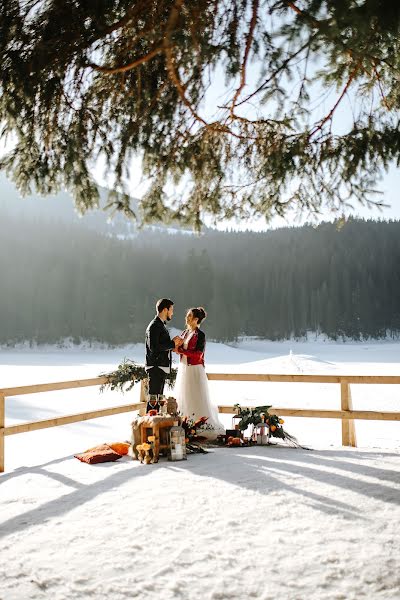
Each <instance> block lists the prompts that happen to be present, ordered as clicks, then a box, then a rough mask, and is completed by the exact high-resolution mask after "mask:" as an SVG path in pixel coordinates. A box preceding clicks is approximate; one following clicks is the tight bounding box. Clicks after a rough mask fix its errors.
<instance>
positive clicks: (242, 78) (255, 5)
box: [231, 0, 259, 114]
mask: <svg viewBox="0 0 400 600" xmlns="http://www.w3.org/2000/svg"><path fill="white" fill-rule="evenodd" d="M258 8H259V0H253V6H252V15H251V21H250V27H249V33H248V34H247V38H246V48H245V51H244V57H243V62H242V67H241V70H240V85H239V87H238V88H237V90H236V93H235V95H234V97H233V100H232V105H231V114H233V112H234V110H235V106H236V102H237V100H238V98H239V96H240V94H241V93H242V90H243V88H244V87H245V85H246V67H247V61H248V58H249V54H250V50H251V45H252V43H253V39H254V30H255V28H256V25H257V18H258Z"/></svg>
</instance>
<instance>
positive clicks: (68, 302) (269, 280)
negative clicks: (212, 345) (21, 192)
mask: <svg viewBox="0 0 400 600" xmlns="http://www.w3.org/2000/svg"><path fill="white" fill-rule="evenodd" d="M0 275H1V294H0V323H1V326H0V343H1V344H3V345H5V344H10V345H13V344H15V343H17V342H23V341H27V340H28V341H30V342H35V343H39V344H40V343H58V342H59V341H61V340H63V339H65V338H71V339H72V340H73V342H74V343H80V342H81V341H83V340H85V341H91V342H104V343H107V344H110V345H118V344H126V343H134V342H142V341H143V337H144V330H145V328H146V325H147V324H148V322H149V321H150V319H151V318H152V316H153V315H154V305H155V301H156V300H157V299H158V298H160V297H170V298H172V299H173V300H174V301H175V317H174V320H173V321H172V323H171V325H172V326H174V327H177V328H181V327H182V326H183V321H184V313H185V310H186V309H187V308H188V307H191V306H204V307H205V308H206V310H207V311H208V318H207V320H206V321H205V323H204V330H205V331H206V334H207V336H208V338H209V339H214V340H218V341H225V342H227V341H233V340H235V339H237V338H238V337H239V336H243V335H246V336H259V337H263V338H270V339H287V338H291V337H301V336H304V335H305V334H306V333H307V332H313V334H314V333H316V334H325V335H327V336H329V337H330V338H332V339H342V338H345V339H348V338H350V339H354V340H360V339H367V338H381V337H386V336H392V337H397V336H398V335H399V333H400V222H398V221H389V222H387V221H372V220H368V221H365V220H357V219H350V220H348V221H346V222H344V223H342V222H339V221H338V222H336V223H322V224H320V225H318V226H311V225H305V226H302V227H297V228H283V229H277V230H271V231H268V232H263V233H255V232H250V231H247V232H219V231H215V230H208V231H205V232H204V233H203V234H202V235H200V236H197V235H189V234H187V233H170V232H168V231H166V230H162V229H154V228H153V229H146V230H143V231H141V232H138V233H137V234H135V235H134V236H133V237H132V239H118V238H117V237H115V236H114V237H113V236H110V235H105V234H104V233H102V232H98V231H95V230H91V229H87V228H84V227H82V226H81V225H80V224H79V223H67V222H62V221H57V220H43V219H40V220H39V219H38V220H36V221H35V220H34V219H25V220H24V218H17V217H16V216H11V217H10V216H8V218H6V219H1V222H0Z"/></svg>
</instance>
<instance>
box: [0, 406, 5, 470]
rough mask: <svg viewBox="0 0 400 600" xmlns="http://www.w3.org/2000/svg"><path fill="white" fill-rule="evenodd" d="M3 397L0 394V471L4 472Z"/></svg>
mask: <svg viewBox="0 0 400 600" xmlns="http://www.w3.org/2000/svg"><path fill="white" fill-rule="evenodd" d="M4 400H5V398H4V396H3V395H2V394H0V473H4V426H5V402H4Z"/></svg>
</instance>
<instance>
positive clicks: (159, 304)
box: [156, 298, 174, 313]
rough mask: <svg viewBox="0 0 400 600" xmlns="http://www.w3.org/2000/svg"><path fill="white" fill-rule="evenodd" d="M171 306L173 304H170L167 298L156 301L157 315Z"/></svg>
mask: <svg viewBox="0 0 400 600" xmlns="http://www.w3.org/2000/svg"><path fill="white" fill-rule="evenodd" d="M173 304H174V303H173V302H172V300H169V299H168V298H161V299H160V300H157V303H156V310H157V312H158V313H160V312H161V311H162V310H164V308H168V309H169V308H171V306H173Z"/></svg>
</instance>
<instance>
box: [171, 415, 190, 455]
mask: <svg viewBox="0 0 400 600" xmlns="http://www.w3.org/2000/svg"><path fill="white" fill-rule="evenodd" d="M168 460H173V461H175V460H186V443H185V430H184V429H183V427H181V426H180V425H178V421H175V422H174V426H173V427H171V429H170V430H169V446H168Z"/></svg>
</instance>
